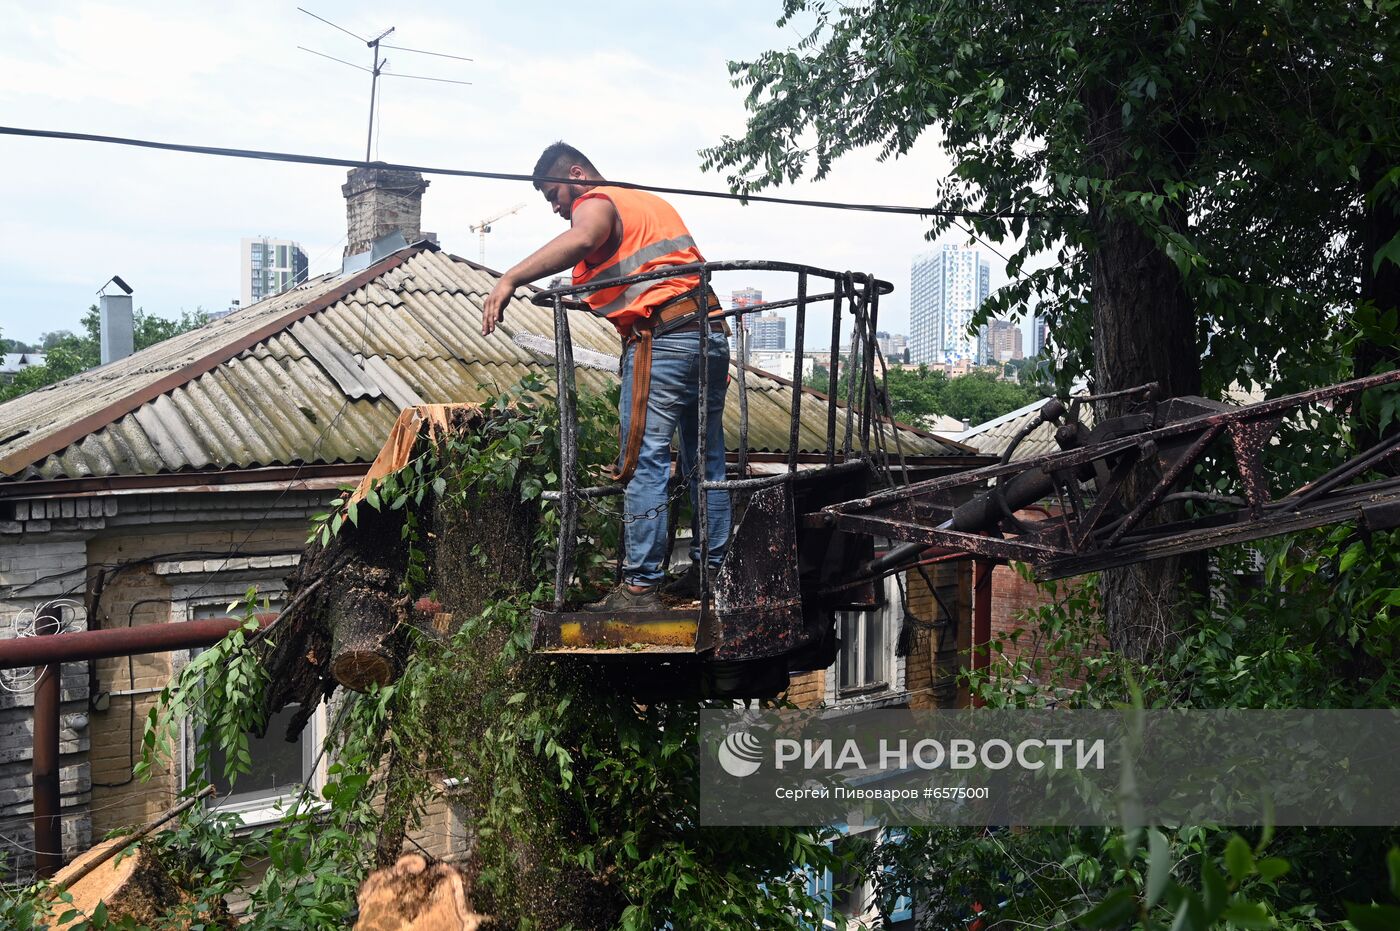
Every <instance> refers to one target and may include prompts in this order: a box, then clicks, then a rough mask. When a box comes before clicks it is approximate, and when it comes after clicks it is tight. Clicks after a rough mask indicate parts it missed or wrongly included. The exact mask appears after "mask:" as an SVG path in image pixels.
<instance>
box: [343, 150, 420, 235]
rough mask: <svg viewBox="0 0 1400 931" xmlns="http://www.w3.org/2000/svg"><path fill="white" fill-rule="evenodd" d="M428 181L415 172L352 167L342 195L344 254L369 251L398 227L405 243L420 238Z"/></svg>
mask: <svg viewBox="0 0 1400 931" xmlns="http://www.w3.org/2000/svg"><path fill="white" fill-rule="evenodd" d="M428 184H429V182H427V181H424V180H423V176H422V175H421V174H419V173H418V172H416V171H399V170H396V169H392V168H375V167H372V166H371V167H369V168H352V169H350V174H349V177H348V178H347V179H346V182H345V184H344V185H342V186H341V188H340V191H341V193H342V194H344V195H345V229H346V237H347V238H346V242H345V255H346V257H349V256H352V255H359V254H360V253H362V252H367V251H369V248H370V246H372V245H373V244H374V241H375V240H376V239H379V238H380V237H382V236H387V235H389V234H390V233H392V232H394V231H395V230H398V231H399V232H402V233H403V238H404V239H405V240H407V241H408V242H410V243H412V242H417V241H418V240H420V239H422V238H423V230H422V223H423V219H422V217H423V192H424V191H425V190H427V188H428Z"/></svg>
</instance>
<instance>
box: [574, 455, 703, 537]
mask: <svg viewBox="0 0 1400 931" xmlns="http://www.w3.org/2000/svg"><path fill="white" fill-rule="evenodd" d="M696 458H697V460H698V458H699V457H698V456H697V457H696ZM699 468H700V463H699V462H698V461H697V462H696V463H695V465H694V466H693V467H691V469H690V471H689V472H687V473H686V474H685V476H684V477H683V478H682V479H681V480H680V481H679V482H678V483H677V484H676V490H675V491H674V492H672V493H671V494H670V495H668V496H667V497H666V499H665V500H663V501H662V502H661V503H660V504H658V505H656V506H655V507H652V508H648V509H647V510H645V511H643V512H642V513H640V514H622V515H615V514H613V513H611V512H609V511H607V510H606V509H604V508H601V507H599V506H598V505H596V504H594V503H593V500H592V499H591V498H579V499H577V500H578V502H579V504H581V505H583V506H584V507H586V508H590V509H591V510H592V511H593V512H594V513H595V514H599V515H601V516H603V517H607V518H609V519H612V518H615V517H620V519H621V521H622V523H623V524H635V523H637V522H638V521H643V520H657V519H658V518H660V517H661V515H662V513H663V512H665V511H667V510H668V509H669V508H670V507H671V505H673V504H675V503H676V502H677V501H678V500H680V497H681V495H683V494H686V493H688V492H689V491H690V480H691V479H692V478H694V477H695V473H696V472H697V471H698V470H699ZM575 487H577V484H575Z"/></svg>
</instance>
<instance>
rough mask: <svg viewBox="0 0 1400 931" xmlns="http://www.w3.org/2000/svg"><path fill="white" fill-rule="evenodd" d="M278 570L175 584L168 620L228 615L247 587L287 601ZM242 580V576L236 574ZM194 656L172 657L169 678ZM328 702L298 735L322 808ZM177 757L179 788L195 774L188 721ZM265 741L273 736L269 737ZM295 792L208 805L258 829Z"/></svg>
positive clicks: (275, 819) (313, 796)
mask: <svg viewBox="0 0 1400 931" xmlns="http://www.w3.org/2000/svg"><path fill="white" fill-rule="evenodd" d="M281 574H285V570H281V572H280V573H279V575H277V576H262V577H258V578H248V577H240V578H218V577H216V578H214V579H213V580H209V579H208V578H207V576H205V577H203V578H199V579H192V580H191V581H189V582H184V581H181V582H176V583H175V584H174V585H172V587H171V620H172V621H193V620H197V619H199V617H200V616H201V614H204V616H206V617H207V616H209V615H208V614H207V613H205V612H203V611H202V610H201V609H205V608H209V607H214V608H215V609H216V610H217V612H218V613H217V614H215V615H214V616H220V615H223V614H226V613H227V611H226V609H227V607H228V605H229V604H231V603H233V602H236V601H240V602H241V601H242V600H243V598H244V596H245V595H246V594H247V591H248V588H249V586H255V587H256V588H257V590H258V596H259V599H260V600H261V599H262V598H264V597H265V598H267V599H269V600H270V601H271V602H273V603H277V602H280V601H283V600H285V597H286V588H285V585H284V583H283V581H282V579H281V577H280V576H281ZM237 575H238V576H244V573H237ZM197 652H198V651H194V650H181V651H177V652H176V653H175V655H174V657H173V663H172V678H173V676H176V675H179V673H180V671H181V670H182V669H183V668H184V667H185V666H186V665H187V664H188V663H189V662H190V660H192V659H193V658H194V656H195V655H197ZM327 727H328V725H327V716H326V703H325V702H322V703H320V705H318V706H317V708H316V710H315V712H313V713H312V715H311V717H310V718H309V719H308V720H307V722H306V728H305V729H304V730H303V731H302V733H301V743H302V745H303V765H302V775H303V779H305V778H306V777H307V776H308V775H309V777H310V784H309V793H308V794H309V795H310V797H311V799H313V800H315V803H316V804H321V803H320V801H319V800H320V798H321V789H322V788H324V787H325V785H326V779H327V767H328V765H329V764H328V760H327V759H326V754H324V753H321V752H320V751H321V744H322V742H323V741H324V740H325V736H326V731H327ZM180 736H181V742H182V746H181V752H180V762H181V766H180V774H179V775H180V784H181V785H182V786H184V785H188V784H189V781H190V779H191V777H192V776H193V774H194V766H195V761H194V747H195V739H194V737H195V735H194V727H193V722H190V721H186V722H185V727H184V728H183V729H182V731H181V735H180ZM268 736H274V735H272V733H271V732H269V734H268ZM307 761H310V762H311V764H312V766H311V771H310V773H307V768H308V767H307ZM293 795H294V793H291V792H284V793H280V794H276V795H258V796H254V795H252V794H251V793H249V797H244V798H240V796H239V794H238V793H236V792H235V793H234V794H233V795H232V796H230V797H229V798H227V799H219V800H214V801H211V802H210V803H209V807H210V808H214V809H217V810H218V811H221V812H230V813H232V814H235V815H237V816H238V817H239V819H240V821H242V823H243V826H244V827H247V828H253V827H259V826H262V825H267V824H275V823H276V822H278V821H280V820H282V817H283V815H284V813H285V811H286V809H287V808H288V806H289V805H290V803H291V801H292V799H293Z"/></svg>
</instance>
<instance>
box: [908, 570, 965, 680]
mask: <svg viewBox="0 0 1400 931" xmlns="http://www.w3.org/2000/svg"><path fill="white" fill-rule="evenodd" d="M971 566H972V564H971V563H969V562H966V561H963V562H947V563H936V564H934V565H932V566H928V567H927V573H928V577H929V580H930V581H932V582H933V585H934V588H936V589H937V590H938V593H939V595H940V596H941V598H942V601H943V604H942V605H940V604H939V601H938V600H937V599H935V598H934V594H933V592H932V591H930V589H929V587H928V585H927V584H926V583H925V582H924V579H923V576H922V575H921V574H920V573H919V572H917V571H914V572H908V573H905V585H906V586H907V587H908V592H909V595H908V597H909V610H910V612H911V614H913V616H914V619H916V621H917V623H918V626H916V628H915V631H914V636H913V637H912V639H911V641H910V650H909V657H908V660H907V662H906V666H905V670H906V671H905V687H906V688H907V689H908V691H909V707H911V708H954V707H965V706H966V704H967V698H966V696H965V695H963V694H961V690H959V689H958V688H957V685H956V678H957V674H958V669H959V668H960V667H961V666H962V665H963V664H965V663H966V662H967V646H966V643H964V641H963V635H964V634H965V633H966V632H967V631H968V630H970V629H971V625H972V568H971ZM945 606H946V609H947V610H946V611H945V610H944V608H945ZM947 612H952V617H951V618H950V617H949V616H948V613H947Z"/></svg>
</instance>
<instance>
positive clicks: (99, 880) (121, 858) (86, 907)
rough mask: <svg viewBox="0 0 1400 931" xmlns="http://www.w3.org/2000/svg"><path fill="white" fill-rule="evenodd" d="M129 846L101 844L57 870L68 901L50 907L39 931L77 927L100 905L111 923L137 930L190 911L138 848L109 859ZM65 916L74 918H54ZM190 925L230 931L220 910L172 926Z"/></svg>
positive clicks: (125, 840)
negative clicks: (126, 921)
mask: <svg viewBox="0 0 1400 931" xmlns="http://www.w3.org/2000/svg"><path fill="white" fill-rule="evenodd" d="M131 842H132V840H131V838H130V837H116V838H112V839H111V840H107V841H103V842H102V843H100V844H98V845H97V846H96V847H93V848H92V849H90V850H87V851H85V852H84V853H82V854H81V855H80V856H78V857H77V858H76V859H74V860H73V862H72V863H69V864H68V865H67V866H65V867H64V868H63V869H61V870H59V872H58V874H57V875H56V876H54V882H55V883H56V884H58V885H61V886H64V887H65V888H66V890H67V892H68V894H69V895H70V896H71V897H72V902H71V903H68V902H55V903H54V904H53V906H52V908H53V913H52V915H51V916H50V917H49V918H47V919H45V924H44V927H46V928H49V929H52V931H60V929H62V931H67V929H70V928H76V927H77V926H79V925H80V924H82V923H83V922H85V921H87V920H88V919H89V918H91V917H92V914H93V912H94V910H95V909H96V908H97V906H98V904H99V903H101V904H103V905H105V906H106V908H107V916H108V917H109V918H110V919H112V920H113V921H120V920H122V919H126V918H130V919H131V920H132V921H134V922H135V926H136V927H152V926H154V925H155V924H156V922H157V921H158V920H160V919H168V918H169V917H170V916H171V915H173V914H175V913H176V912H177V911H178V910H179V909H180V907H181V906H189V905H190V903H192V902H193V901H194V899H193V897H192V896H191V895H190V894H189V893H188V892H186V891H185V890H184V889H182V888H181V887H180V885H179V883H177V882H176V881H175V879H173V878H172V877H171V875H170V873H169V871H167V870H166V868H165V866H164V865H163V864H162V863H161V862H160V859H159V858H158V857H156V856H154V855H152V854H151V853H148V852H147V851H146V850H145V849H143V848H142V847H141V846H140V845H139V844H138V845H137V846H135V847H134V848H133V850H132V852H131V853H126V854H123V853H117V854H116V856H112V851H113V850H114V849H120V848H121V847H123V846H125V845H127V844H130V843H131ZM103 857H108V859H107V861H106V862H105V863H102V864H101V865H100V866H98V867H97V868H96V869H94V870H92V872H90V873H88V874H87V875H86V876H82V877H81V878H79V879H77V881H76V882H72V878H73V877H77V876H79V875H80V874H81V873H82V872H83V871H84V870H86V869H87V867H88V864H90V863H92V862H93V861H95V860H101V859H102V858H103ZM70 882H71V885H69V883H70ZM69 911H74V912H76V914H75V916H74V917H73V918H71V919H70V920H69V921H66V922H60V921H59V919H60V918H62V917H63V916H64V915H65V914H66V913H67V912H69ZM192 924H202V925H203V926H204V927H206V928H209V927H214V928H232V927H234V922H233V920H232V919H231V918H230V917H229V915H228V913H227V911H221V913H220V914H218V915H209V914H207V913H206V914H204V915H201V916H198V917H197V918H196V916H194V915H191V916H190V917H189V918H188V919H187V920H185V921H183V922H181V923H180V924H178V925H176V926H175V927H180V928H188V927H190V926H191V925H192Z"/></svg>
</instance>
